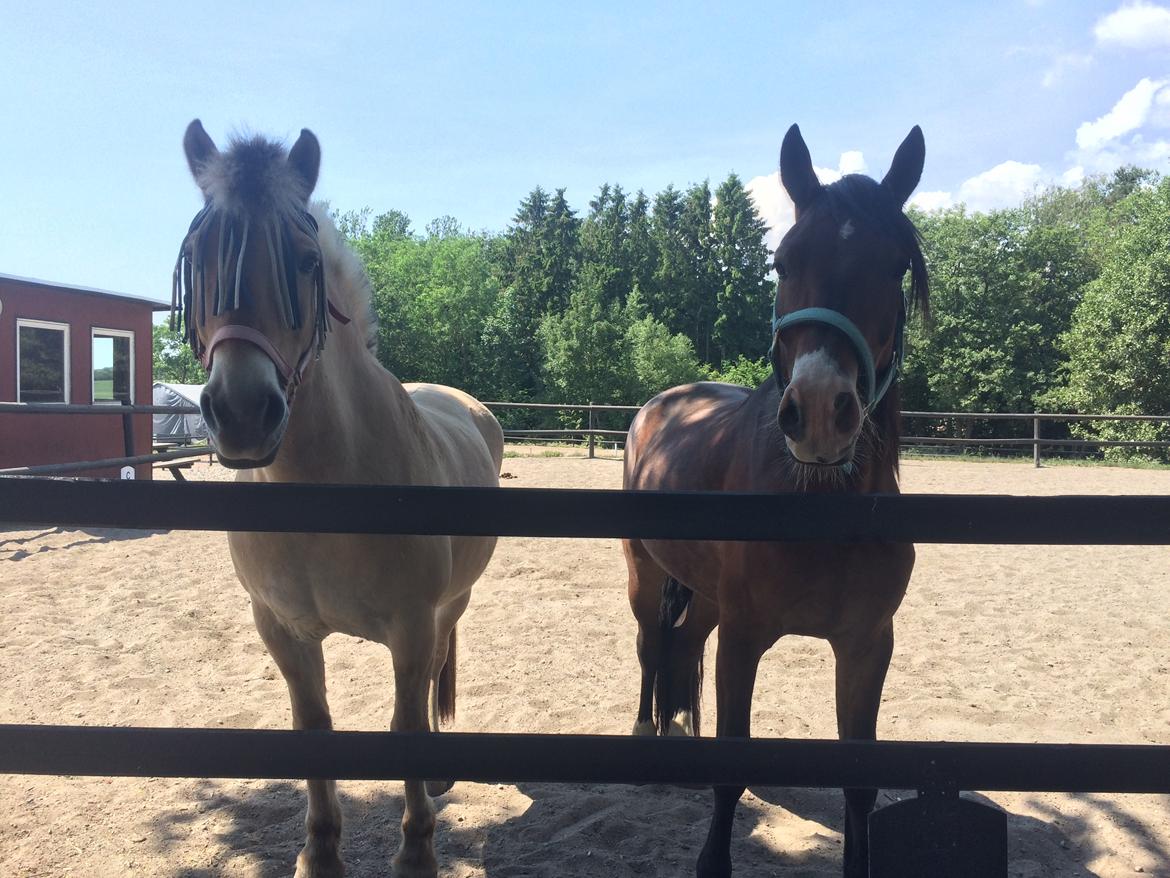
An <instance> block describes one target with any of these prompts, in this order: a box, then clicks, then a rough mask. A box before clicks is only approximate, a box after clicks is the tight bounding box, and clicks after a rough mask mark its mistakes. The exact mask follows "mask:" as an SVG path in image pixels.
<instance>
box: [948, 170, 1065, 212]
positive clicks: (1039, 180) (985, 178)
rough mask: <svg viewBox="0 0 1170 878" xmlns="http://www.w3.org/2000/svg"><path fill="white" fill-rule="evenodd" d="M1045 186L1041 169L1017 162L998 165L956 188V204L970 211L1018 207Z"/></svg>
mask: <svg viewBox="0 0 1170 878" xmlns="http://www.w3.org/2000/svg"><path fill="white" fill-rule="evenodd" d="M1045 182H1046V180H1045V174H1044V169H1043V168H1041V167H1040V166H1039V165H1029V164H1024V163H1022V162H1017V161H1006V162H1001V163H1000V164H998V165H996V166H995V167H994V168H992V169H991V170H989V171H984V172H983V173H982V174H976V175H975V176H974V177H972V178H970V179H969V180H965V181H964V182H963V184H962V185H961V186H960V187H959V195H958V199H957V200H958V201H961V202H963V203H964V204H966V205H967V207H968V208H970V209H971V210H973V211H984V210H995V209H996V208H999V207H1011V206H1013V205H1016V204H1019V203H1020V202H1021V201H1023V200H1024V199H1025V198H1027V197H1028V196H1029V195H1031V194H1032V193H1033V192H1035V191H1036V190H1037V189H1039V188H1040V187H1041V186H1043V185H1044V183H1045Z"/></svg>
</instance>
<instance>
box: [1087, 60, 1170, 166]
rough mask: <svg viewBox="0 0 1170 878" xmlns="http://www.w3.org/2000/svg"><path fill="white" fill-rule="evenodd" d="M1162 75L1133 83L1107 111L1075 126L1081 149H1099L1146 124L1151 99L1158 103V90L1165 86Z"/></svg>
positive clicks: (1150, 108) (1161, 101) (1163, 102)
mask: <svg viewBox="0 0 1170 878" xmlns="http://www.w3.org/2000/svg"><path fill="white" fill-rule="evenodd" d="M1166 84H1167V83H1166V80H1164V79H1150V78H1149V77H1145V78H1143V79H1142V80H1141V81H1140V82H1139V83H1138V84H1137V85H1135V86H1134V87H1133V88H1131V89H1130V90H1129V91H1127V92H1126V93H1125V94H1123V95H1122V96H1121V98H1120V99H1119V100H1118V101H1117V103H1116V104H1114V105H1113V109H1111V110H1110V111H1109V112H1108V113H1106V114H1105V115H1104V116H1102V117H1101V118H1100V119H1097V120H1096V121H1095V122H1083V123H1081V126H1080V127H1079V128H1077V146H1078V147H1080V148H1081V149H1084V150H1094V149H1100V148H1101V147H1103V146H1104V145H1105V144H1107V143H1109V141H1111V140H1116V139H1117V138H1119V137H1122V136H1124V135H1126V134H1129V133H1130V132H1131V131H1136V130H1137V129H1139V128H1141V127H1142V126H1143V125H1145V124H1146V120H1147V119H1149V118H1150V113H1151V111H1152V110H1153V109H1154V105H1155V100H1158V103H1159V104H1160V105H1161V106H1165V101H1164V100H1161V99H1160V96H1159V92H1160V91H1161V90H1162V89H1163V88H1165V87H1166Z"/></svg>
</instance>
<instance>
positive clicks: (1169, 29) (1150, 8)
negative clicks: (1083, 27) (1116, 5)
mask: <svg viewBox="0 0 1170 878" xmlns="http://www.w3.org/2000/svg"><path fill="white" fill-rule="evenodd" d="M1093 34H1094V35H1095V36H1096V37H1097V44H1098V45H1101V46H1115V47H1117V48H1122V49H1160V48H1167V47H1170V9H1167V8H1166V7H1164V6H1158V5H1157V4H1156V3H1147V2H1145V0H1135V2H1132V3H1126V4H1124V5H1123V6H1122V7H1121V8H1120V9H1117V10H1115V11H1113V12H1110V13H1109V14H1108V15H1106V16H1105V17H1104V18H1102V19H1101V20H1099V21H1098V22H1097V24H1096V26H1095V27H1094V28H1093Z"/></svg>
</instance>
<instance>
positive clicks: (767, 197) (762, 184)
mask: <svg viewBox="0 0 1170 878" xmlns="http://www.w3.org/2000/svg"><path fill="white" fill-rule="evenodd" d="M744 188H746V189H747V191H748V194H750V195H751V197H752V201H754V202H755V204H756V213H757V214H759V217H760V219H762V220H763V221H764V222H766V223H767V224H768V233H767V235H765V236H764V241H765V242H766V243H767V245H768V249H769V250H775V249H776V245H777V244H779V243H780V239H781V238H783V237H784V233H785V232H787V231H788V230H789V229H790V228H792V224H793V223H794V222H796V209H795V208H794V207H793V204H792V199H791V198H789V197H788V193H787V192H786V191H784V186H783V185H781V183H780V172H779V171H773V172H772V173H771V174H766V175H765V176H762V177H752V179H750V180H748V181H747V183H745V184H744Z"/></svg>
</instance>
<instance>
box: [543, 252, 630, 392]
mask: <svg viewBox="0 0 1170 878" xmlns="http://www.w3.org/2000/svg"><path fill="white" fill-rule="evenodd" d="M606 279H607V275H606V272H605V271H604V269H602V268H601V267H600V266H598V265H596V264H586V265H585V266H583V267H582V268H581V271H580V272H579V273H578V276H577V283H576V285H575V287H574V289H573V292H572V294H571V295H570V297H569V307H568V309H566V310H565V312H564V313H563V314H554V313H549V314H546V315H545V317H544V319H543V320H542V321H541V323H540V329H539V331H538V337H539V339H540V345H541V350H542V352H543V354H544V374H545V380H546V381H547V383H548V387H549V389H550V390H551V391H552V392H553V393H554V394H555V395H556V396H557V397H558V398H559V400H561V401H563V400H570V401H575V402H595V403H621V402H624V399H623V396H624V391H625V390H626V389H627V387H628V384H629V382H628V379H627V374H628V373H627V372H626V371H625V370H626V368H627V364H628V363H629V356H628V351H627V349H626V314H625V308H624V307H623V305H622V303H621V302H614V301H609V302H607V301H606V295H605V283H606Z"/></svg>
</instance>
